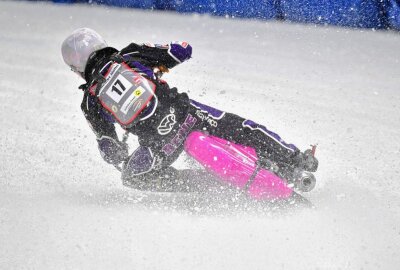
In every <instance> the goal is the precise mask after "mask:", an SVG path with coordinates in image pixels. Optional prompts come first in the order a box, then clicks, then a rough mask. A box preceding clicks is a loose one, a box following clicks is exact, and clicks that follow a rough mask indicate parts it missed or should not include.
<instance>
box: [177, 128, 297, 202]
mask: <svg viewBox="0 0 400 270" xmlns="http://www.w3.org/2000/svg"><path fill="white" fill-rule="evenodd" d="M185 151H186V152H187V153H188V154H189V155H190V156H192V157H193V158H194V159H196V160H197V161H198V162H200V164H202V165H203V166H204V167H205V168H206V169H207V170H208V171H210V172H211V173H213V174H214V175H216V176H217V177H218V178H219V179H221V180H222V181H223V182H226V183H229V184H231V185H233V186H235V187H239V188H241V189H244V190H247V192H248V194H249V195H250V196H251V197H252V198H254V199H257V200H264V199H265V200H274V199H285V198H288V197H290V196H292V193H293V190H292V189H291V188H289V187H288V186H287V184H286V182H285V181H284V180H282V179H281V178H279V177H278V176H276V175H275V174H273V173H272V172H270V171H268V170H265V169H260V170H259V171H258V172H257V174H256V175H253V174H255V170H256V167H257V165H256V163H257V160H258V158H257V154H256V151H255V150H254V149H253V148H251V147H246V146H242V145H238V144H234V143H231V142H229V141H226V140H224V139H220V138H217V137H214V136H209V135H205V134H204V133H202V132H198V131H195V132H192V133H191V134H190V135H189V136H188V138H187V139H186V141H185Z"/></svg>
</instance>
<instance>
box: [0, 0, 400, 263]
mask: <svg viewBox="0 0 400 270" xmlns="http://www.w3.org/2000/svg"><path fill="white" fill-rule="evenodd" d="M0 14H1V16H0V24H1V25H2V30H1V32H0V48H1V49H2V54H1V55H0V59H1V61H0V89H1V91H0V96H1V99H2V106H1V107H0V112H1V115H2V117H1V119H0V123H1V131H0V135H1V136H0V146H1V152H0V157H1V165H0V179H1V181H0V268H1V269H25V268H32V269H135V268H136V269H221V268H226V269H339V268H340V269H396V267H398V266H399V265H400V181H399V176H400V171H399V165H400V162H399V161H400V142H399V140H398V138H399V135H400V105H399V104H400V93H399V90H400V86H399V85H400V76H399V61H400V50H399V49H400V47H399V44H400V36H399V35H398V33H393V32H374V31H370V30H353V29H343V28H332V27H329V28H328V27H315V26H311V25H293V24H288V23H280V22H271V21H269V22H263V21H252V20H230V19H223V18H212V17H209V16H199V15H178V14H174V13H168V12H164V13H162V12H151V11H143V10H131V9H129V10H128V9H117V8H115V9H114V8H104V7H96V6H94V7H90V6H86V5H85V6H83V5H74V6H65V5H52V4H44V3H31V2H1V3H0ZM79 27H90V28H93V29H96V30H97V31H98V32H99V33H100V34H102V36H103V37H104V38H105V39H106V40H107V41H108V43H109V45H111V46H114V47H116V48H122V47H123V46H125V45H127V44H128V43H129V42H130V41H136V42H146V41H149V42H168V41H171V40H187V41H189V42H190V43H191V44H192V46H193V48H194V53H193V59H191V60H190V61H189V62H187V63H184V64H182V65H181V66H179V67H176V68H174V69H173V70H172V71H171V73H170V74H167V75H166V76H165V79H166V80H167V81H168V82H169V84H170V85H172V86H177V87H178V89H180V91H186V92H189V95H190V96H192V97H193V98H196V99H198V100H199V101H204V102H205V103H208V104H210V105H215V106H216V107H217V108H218V107H219V108H221V109H223V110H227V111H231V112H234V113H238V114H240V115H242V116H246V117H249V118H251V119H254V120H255V121H257V122H259V123H263V124H265V125H266V126H267V127H268V128H269V129H271V130H274V131H276V132H278V133H279V134H280V135H281V136H282V137H283V138H284V139H285V140H286V141H289V142H293V143H295V144H297V146H299V147H300V148H301V149H305V148H307V147H309V144H311V143H318V144H319V146H318V150H317V156H318V158H319V161H320V169H319V171H318V172H317V173H316V177H317V181H318V183H317V186H316V188H315V190H314V191H312V192H311V193H309V194H306V195H305V196H306V197H307V198H308V199H309V200H310V201H312V202H313V204H314V205H315V208H314V209H307V208H306V209H304V208H300V209H292V210H287V211H278V212H277V211H273V210H272V209H270V208H266V209H264V208H263V207H260V206H254V205H249V204H251V203H250V202H249V201H248V200H245V199H243V198H241V197H240V196H236V195H237V194H235V192H234V191H229V190H228V191H227V190H225V191H224V192H222V193H220V192H218V190H219V189H220V188H222V187H212V188H210V191H209V192H206V193H151V192H140V191H135V190H131V189H128V188H126V187H123V186H122V185H121V183H120V176H119V173H118V172H117V171H116V170H115V169H114V168H113V167H112V166H110V165H108V164H106V163H104V162H103V161H102V159H101V157H100V155H99V153H98V150H97V147H96V142H95V137H94V135H93V134H92V132H91V130H90V129H89V127H88V126H87V123H86V122H85V120H84V117H83V115H82V113H81V111H80V102H81V96H82V93H81V92H80V91H79V90H77V86H78V85H79V84H80V83H81V81H79V78H78V77H77V76H76V75H75V74H73V73H72V72H71V71H69V70H68V68H67V67H66V66H65V65H64V63H63V61H62V59H61V55H60V46H61V42H62V40H63V39H64V38H65V36H66V35H67V34H69V33H71V32H72V31H73V30H74V29H76V28H79ZM130 140H131V143H132V144H134V143H135V141H134V138H130ZM177 166H178V167H182V168H183V167H187V166H188V162H187V161H186V160H185V159H184V158H182V159H180V160H179V161H178V164H177Z"/></svg>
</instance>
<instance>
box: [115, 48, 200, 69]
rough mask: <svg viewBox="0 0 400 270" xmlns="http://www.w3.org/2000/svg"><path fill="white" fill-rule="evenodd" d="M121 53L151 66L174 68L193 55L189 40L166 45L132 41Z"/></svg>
mask: <svg viewBox="0 0 400 270" xmlns="http://www.w3.org/2000/svg"><path fill="white" fill-rule="evenodd" d="M120 54H121V55H122V56H124V57H127V56H128V57H130V59H131V60H132V61H135V60H136V61H139V62H141V63H142V64H143V65H145V66H148V67H150V68H156V67H160V66H164V67H166V68H173V67H175V66H176V65H178V64H180V63H182V62H184V61H186V60H188V59H190V58H191V57H192V46H190V44H188V43H187V42H171V43H169V44H165V45H159V44H150V43H145V44H136V43H131V44H129V45H128V46H127V47H125V48H124V49H122V50H121V52H120Z"/></svg>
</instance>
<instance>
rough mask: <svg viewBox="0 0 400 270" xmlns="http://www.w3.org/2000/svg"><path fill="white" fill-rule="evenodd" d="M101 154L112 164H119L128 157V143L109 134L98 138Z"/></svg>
mask: <svg viewBox="0 0 400 270" xmlns="http://www.w3.org/2000/svg"><path fill="white" fill-rule="evenodd" d="M97 143H98V147H99V151H100V155H101V156H102V158H103V159H104V160H105V161H106V162H107V163H110V164H113V165H118V164H120V163H121V162H122V161H124V160H125V159H126V158H128V155H129V154H128V145H127V144H126V143H123V142H120V141H118V140H115V139H114V138H111V137H108V136H102V137H100V138H98V139H97Z"/></svg>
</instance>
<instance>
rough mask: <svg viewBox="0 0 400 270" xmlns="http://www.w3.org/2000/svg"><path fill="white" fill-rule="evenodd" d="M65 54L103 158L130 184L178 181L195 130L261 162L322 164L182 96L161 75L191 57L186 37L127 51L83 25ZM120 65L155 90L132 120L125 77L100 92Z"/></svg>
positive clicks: (69, 40) (247, 123) (142, 185)
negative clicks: (123, 134)
mask: <svg viewBox="0 0 400 270" xmlns="http://www.w3.org/2000/svg"><path fill="white" fill-rule="evenodd" d="M61 51H62V56H63V59H64V62H65V63H66V64H67V65H68V66H69V67H70V68H71V70H72V71H74V72H75V73H77V74H79V75H80V76H81V77H82V78H83V79H84V80H85V81H86V83H85V84H83V85H81V86H80V87H79V88H80V89H82V90H83V101H82V104H81V108H82V111H83V113H84V115H85V117H86V119H87V121H88V123H89V126H90V127H91V128H92V130H93V131H94V133H95V135H96V137H97V143H98V148H99V150H100V153H101V156H102V157H103V159H104V160H105V161H106V162H108V163H110V164H113V165H115V166H118V165H120V166H121V167H122V180H123V183H124V184H125V185H128V186H131V187H134V188H137V189H148V188H149V186H148V182H149V179H154V178H163V177H168V178H169V179H174V175H175V174H176V173H178V171H177V170H176V169H174V168H173V167H171V164H172V163H173V162H174V161H175V160H176V159H177V158H178V156H179V155H180V154H181V153H182V151H183V143H184V141H185V139H186V137H187V136H188V134H189V133H190V132H192V131H195V130H198V131H203V132H207V133H208V134H210V135H213V136H216V137H219V138H222V139H225V140H228V141H231V142H234V143H237V144H241V145H243V146H250V147H253V148H254V149H255V150H256V152H257V155H258V157H259V159H260V160H270V161H272V162H274V163H276V164H277V165H278V167H280V168H301V169H304V170H307V171H312V172H313V171H316V169H317V167H318V161H317V159H316V158H315V157H313V155H311V154H310V151H309V150H307V151H305V152H304V153H302V152H300V151H299V149H298V148H297V147H296V146H295V145H293V144H288V143H286V142H284V141H283V140H282V139H281V138H280V137H279V136H278V135H277V134H276V133H274V132H271V131H269V130H268V129H267V128H266V127H265V126H262V125H260V124H257V123H255V122H253V121H252V120H250V119H245V118H242V117H239V116H237V115H235V114H231V113H228V112H224V111H221V110H218V109H215V108H213V107H210V106H208V105H205V104H202V103H200V102H197V101H195V100H192V99H189V97H188V95H187V94H186V93H179V92H178V90H177V89H176V88H175V87H170V86H169V85H168V84H167V82H165V81H163V80H162V79H161V78H160V76H159V75H160V74H161V73H162V72H167V71H168V70H169V69H171V68H173V67H175V66H176V65H178V64H181V63H183V62H185V61H187V60H189V59H190V58H191V55H192V47H191V46H190V45H189V44H188V43H186V42H171V43H169V44H166V45H158V44H149V43H145V44H136V43H131V44H129V45H128V46H127V47H125V48H123V49H122V50H120V51H119V50H117V49H115V48H113V47H109V46H107V43H106V41H105V40H104V39H103V38H102V37H101V36H100V35H99V34H98V33H96V32H95V31H94V30H92V29H89V28H80V29H77V30H75V31H74V32H73V33H72V34H70V35H69V36H68V37H67V38H66V39H65V40H64V42H63V43H62V48H61ZM117 67H119V68H127V67H130V70H133V71H135V72H136V74H140V75H141V76H140V77H137V80H138V81H139V83H144V84H146V85H147V86H145V85H144V86H143V87H144V88H146V87H152V88H153V90H154V93H153V94H149V95H148V96H147V98H145V99H142V101H141V102H140V104H137V105H135V107H134V108H133V106H132V107H131V108H130V110H131V111H132V112H130V116H129V117H130V118H129V119H123V117H124V115H122V114H121V113H119V112H118V109H115V104H116V103H115V102H121V100H122V99H126V97H124V94H125V93H124V92H123V91H124V90H126V87H125V86H124V82H122V81H123V80H124V78H121V81H120V83H119V84H115V85H113V86H112V87H111V86H110V89H111V90H109V95H108V96H107V97H106V96H103V97H101V96H100V94H99V92H100V90H101V87H104V85H103V84H104V82H105V77H107V76H112V74H111V73H112V72H113V70H114V69H115V68H117ZM128 69H129V68H128ZM128 69H126V70H128ZM128 72H129V71H128ZM125 83H126V81H125ZM128 84H129V82H128ZM139 92H140V91H139ZM137 94H138V95H139V96H140V95H145V94H146V93H145V92H144V93H137ZM124 102H125V101H124ZM129 102H133V101H129ZM125 103H128V102H125ZM120 110H122V108H121V109H120ZM114 124H120V125H121V126H122V127H123V128H124V129H125V130H126V131H128V132H129V133H130V134H134V135H136V136H137V138H138V142H139V145H140V146H139V147H138V148H137V149H136V150H135V151H134V152H133V153H132V154H131V155H129V154H128V147H127V145H126V143H125V142H123V141H120V140H119V138H118V136H117V133H116V130H115V126H114Z"/></svg>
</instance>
